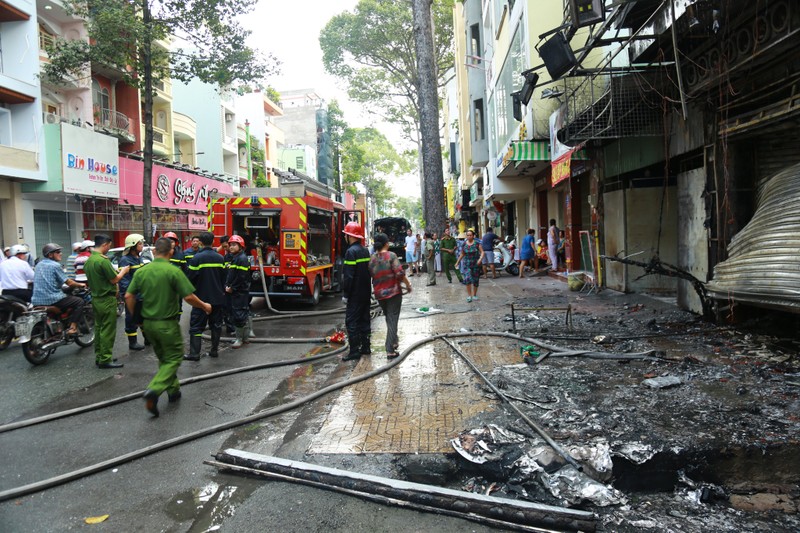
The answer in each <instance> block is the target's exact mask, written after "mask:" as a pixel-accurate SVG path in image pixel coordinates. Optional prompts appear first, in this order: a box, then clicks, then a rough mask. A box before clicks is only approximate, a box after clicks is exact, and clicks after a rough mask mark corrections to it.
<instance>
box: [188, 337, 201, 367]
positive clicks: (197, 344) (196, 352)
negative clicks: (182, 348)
mask: <svg viewBox="0 0 800 533" xmlns="http://www.w3.org/2000/svg"><path fill="white" fill-rule="evenodd" d="M202 344H203V338H202V337H200V335H192V336H191V337H189V355H184V356H183V358H184V359H186V360H187V361H199V360H200V348H201V347H202Z"/></svg>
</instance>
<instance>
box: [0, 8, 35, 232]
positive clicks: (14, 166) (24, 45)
mask: <svg viewBox="0 0 800 533" xmlns="http://www.w3.org/2000/svg"><path fill="white" fill-rule="evenodd" d="M37 27H38V25H37V20H36V3H35V2H32V1H30V0H2V1H0V244H2V246H10V245H13V244H17V243H23V242H27V243H30V241H31V238H32V232H31V228H32V226H26V225H25V224H24V222H23V211H24V206H23V204H22V192H21V191H22V189H21V184H22V183H36V182H41V181H44V180H46V176H45V168H44V165H45V162H44V157H43V154H44V136H43V135H42V93H41V86H40V82H39V77H38V74H39V57H38V54H37V47H36V42H37V34H38V29H37Z"/></svg>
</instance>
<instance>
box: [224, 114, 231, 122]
mask: <svg viewBox="0 0 800 533" xmlns="http://www.w3.org/2000/svg"><path fill="white" fill-rule="evenodd" d="M231 120H233V113H225V122H230V121H231Z"/></svg>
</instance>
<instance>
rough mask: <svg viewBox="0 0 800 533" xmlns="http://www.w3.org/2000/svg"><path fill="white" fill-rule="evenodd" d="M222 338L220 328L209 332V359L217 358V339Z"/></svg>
mask: <svg viewBox="0 0 800 533" xmlns="http://www.w3.org/2000/svg"><path fill="white" fill-rule="evenodd" d="M220 337H222V328H220V329H212V330H211V351H210V352H208V356H209V357H219V339H220Z"/></svg>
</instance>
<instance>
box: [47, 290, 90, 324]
mask: <svg viewBox="0 0 800 533" xmlns="http://www.w3.org/2000/svg"><path fill="white" fill-rule="evenodd" d="M53 305H54V306H55V307H58V308H59V309H61V312H62V313H63V312H65V311H66V310H67V309H71V312H70V314H69V321H70V323H73V322H77V321H78V319H79V318H80V317H81V314H82V313H83V306H84V305H86V302H85V301H84V299H83V298H78V297H77V296H65V297H64V298H61V299H60V300H59V301H57V302H56V303H54V304H53Z"/></svg>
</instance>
